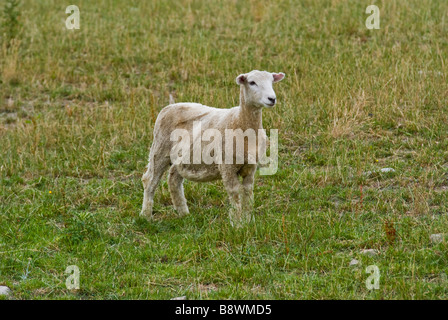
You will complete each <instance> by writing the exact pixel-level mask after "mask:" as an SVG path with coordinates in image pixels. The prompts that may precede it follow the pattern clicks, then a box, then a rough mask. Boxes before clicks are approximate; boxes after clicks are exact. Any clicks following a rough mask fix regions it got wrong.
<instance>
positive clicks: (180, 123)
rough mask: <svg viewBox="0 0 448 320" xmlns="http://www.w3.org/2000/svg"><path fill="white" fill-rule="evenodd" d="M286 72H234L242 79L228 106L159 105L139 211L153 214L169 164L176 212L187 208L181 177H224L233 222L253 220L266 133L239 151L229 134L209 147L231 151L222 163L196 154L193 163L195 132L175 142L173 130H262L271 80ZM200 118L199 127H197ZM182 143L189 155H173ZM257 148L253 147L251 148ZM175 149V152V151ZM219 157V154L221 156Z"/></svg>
mask: <svg viewBox="0 0 448 320" xmlns="http://www.w3.org/2000/svg"><path fill="white" fill-rule="evenodd" d="M284 77H285V74H284V73H270V72H266V71H258V70H253V71H251V72H249V73H246V74H240V75H239V76H238V77H237V78H236V83H237V84H238V85H240V105H239V106H237V107H233V108H230V109H219V108H213V107H208V106H205V105H202V104H198V103H190V102H186V103H174V104H170V105H168V106H166V107H165V108H163V109H162V110H161V111H160V113H159V115H158V117H157V119H156V122H155V125H154V139H153V143H152V146H151V149H150V153H149V163H148V166H147V170H146V172H145V173H144V174H143V177H142V182H143V187H144V194H143V206H142V211H141V213H140V215H141V216H144V217H146V218H148V219H151V218H152V209H153V203H154V201H153V198H154V193H155V190H156V188H157V185H158V184H159V181H160V179H161V178H162V175H163V174H164V172H165V171H166V170H167V169H168V168H169V177H168V187H169V191H170V194H171V199H172V202H173V205H174V207H175V209H176V211H177V212H178V215H179V216H183V215H186V214H188V213H189V210H188V206H187V200H186V199H185V196H184V190H183V181H184V179H188V180H191V181H196V182H206V181H213V180H218V179H222V181H223V184H224V187H225V189H226V191H227V194H228V196H229V199H230V202H231V205H232V208H231V209H230V210H229V217H230V223H231V225H232V226H236V227H241V226H242V225H244V224H246V223H248V222H250V221H252V220H253V219H254V218H253V214H252V212H251V211H252V210H251V209H252V207H253V188H254V175H255V171H256V169H257V161H259V159H260V153H264V152H265V151H266V135H263V134H258V141H257V143H256V145H255V146H254V145H252V146H251V145H250V141H249V143H248V146H246V145H244V151H243V152H241V149H239V150H240V152H239V153H237V154H236V155H235V156H232V151H233V147H234V143H233V142H234V140H233V137H231V140H230V141H229V142H227V143H226V141H227V139H225V140H226V141H224V146H225V147H224V148H220V149H219V148H218V149H215V150H213V152H215V151H216V150H218V151H219V150H221V152H222V154H216V153H215V154H214V155H213V156H214V157H215V158H214V159H216V156H217V155H219V156H222V157H225V155H226V154H227V155H229V154H231V156H230V157H229V159H230V162H229V161H227V160H228V158H226V161H225V162H224V163H222V161H221V162H220V161H215V162H214V163H211V164H210V162H208V163H205V162H204V161H203V160H201V159H199V162H198V161H196V162H195V161H194V160H193V163H191V161H189V160H190V159H191V156H193V157H194V155H193V152H191V149H193V150H194V149H195V145H194V144H195V143H196V144H197V143H198V140H197V138H196V139H193V140H194V141H191V140H190V139H186V141H187V142H186V143H185V141H184V143H183V144H182V143H179V141H178V139H177V140H176V139H173V133H174V132H176V131H179V130H180V131H183V132H187V134H188V135H190V136H194V135H195V134H197V133H198V132H194V131H195V130H196V131H197V130H199V131H200V134H205V132H206V131H210V130H212V129H213V130H214V131H215V132H217V133H218V134H217V135H216V136H214V139H217V136H221V137H222V136H224V135H225V133H226V132H227V131H228V130H229V129H234V130H239V131H238V132H242V131H244V132H248V131H247V130H252V131H255V130H259V129H261V131H260V130H259V132H263V126H262V109H263V108H264V107H266V108H272V107H274V105H275V104H276V102H277V99H276V95H275V92H274V90H273V88H272V85H273V83H275V82H279V81H281V80H283V78H284ZM198 124H199V129H198V128H197V127H198ZM187 138H189V137H187ZM209 138H211V137H209ZM226 138H227V136H226ZM204 140H206V139H203V138H202V140H200V141H199V146H204V145H205V143H204ZM209 140H210V139H209ZM248 140H249V138H248ZM213 142H215V140H213ZM243 144H244V136H243ZM180 147H187V151H186V152H185V153H186V154H184V149H182V148H181V149H182V156H183V158H182V159H183V160H185V159H187V161H176V160H173V150H175V149H176V148H177V149H179V148H180ZM190 147H192V148H190ZM255 148H256V151H254V150H255ZM177 149H176V150H177ZM188 150H189V151H188ZM229 150H230V153H229ZM176 152H178V150H177V151H176ZM176 152H175V153H176ZM217 153H218V152H217ZM176 154H177V155H178V153H176ZM222 157H220V158H221V159H222ZM238 157H239V158H240V160H241V158H242V159H243V161H239V162H238V161H235V160H237V159H238ZM174 159H176V158H174ZM178 159H179V158H178ZM239 177H241V178H242V182H240V180H239Z"/></svg>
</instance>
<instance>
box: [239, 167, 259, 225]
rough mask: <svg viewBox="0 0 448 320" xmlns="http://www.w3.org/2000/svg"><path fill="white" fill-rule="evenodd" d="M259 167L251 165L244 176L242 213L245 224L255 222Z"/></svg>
mask: <svg viewBox="0 0 448 320" xmlns="http://www.w3.org/2000/svg"><path fill="white" fill-rule="evenodd" d="M256 170H257V165H250V166H249V167H248V168H247V170H245V171H244V175H243V193H242V199H241V203H242V212H243V219H244V221H245V222H250V221H252V220H254V216H253V208H254V177H255V171H256Z"/></svg>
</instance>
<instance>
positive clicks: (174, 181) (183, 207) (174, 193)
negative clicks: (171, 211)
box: [168, 166, 189, 216]
mask: <svg viewBox="0 0 448 320" xmlns="http://www.w3.org/2000/svg"><path fill="white" fill-rule="evenodd" d="M183 182H184V178H183V177H182V176H181V175H180V174H179V172H178V171H177V169H176V166H172V167H171V169H170V175H169V178H168V188H169V189H170V194H171V200H172V201H173V205H174V208H175V209H176V211H177V212H178V213H179V215H180V216H183V215H186V214H188V213H189V211H188V206H187V199H185V195H184V187H183Z"/></svg>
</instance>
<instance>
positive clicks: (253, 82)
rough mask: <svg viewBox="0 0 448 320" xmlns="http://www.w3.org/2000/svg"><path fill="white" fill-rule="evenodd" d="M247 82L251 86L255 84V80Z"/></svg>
mask: <svg viewBox="0 0 448 320" xmlns="http://www.w3.org/2000/svg"><path fill="white" fill-rule="evenodd" d="M249 84H250V85H251V86H256V85H257V84H256V83H255V81H251V82H249Z"/></svg>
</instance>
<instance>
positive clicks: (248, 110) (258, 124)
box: [239, 87, 263, 130]
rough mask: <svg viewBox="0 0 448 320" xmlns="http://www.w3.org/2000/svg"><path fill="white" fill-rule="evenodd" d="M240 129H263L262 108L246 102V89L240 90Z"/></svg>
mask: <svg viewBox="0 0 448 320" xmlns="http://www.w3.org/2000/svg"><path fill="white" fill-rule="evenodd" d="M240 108H241V114H240V119H239V121H240V127H242V128H244V129H248V128H252V129H255V130H256V129H261V128H263V123H262V116H261V108H259V107H256V106H254V105H252V104H250V103H247V102H246V97H245V94H244V87H241V90H240Z"/></svg>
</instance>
